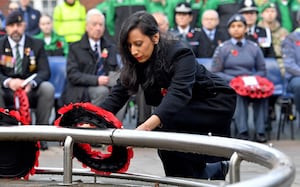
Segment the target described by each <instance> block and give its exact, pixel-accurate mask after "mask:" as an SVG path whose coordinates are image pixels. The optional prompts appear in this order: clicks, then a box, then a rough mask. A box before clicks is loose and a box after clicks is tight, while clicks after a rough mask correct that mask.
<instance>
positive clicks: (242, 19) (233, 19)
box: [227, 14, 247, 28]
mask: <svg viewBox="0 0 300 187" xmlns="http://www.w3.org/2000/svg"><path fill="white" fill-rule="evenodd" d="M236 21H240V22H242V23H243V24H244V25H245V26H247V22H246V19H245V17H244V16H243V15H241V14H234V15H233V16H231V17H230V18H229V20H228V22H227V28H229V27H230V25H231V23H233V22H236Z"/></svg>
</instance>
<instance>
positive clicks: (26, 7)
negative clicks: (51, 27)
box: [19, 0, 41, 36]
mask: <svg viewBox="0 0 300 187" xmlns="http://www.w3.org/2000/svg"><path fill="white" fill-rule="evenodd" d="M19 10H20V11H21V12H22V14H23V17H24V21H25V23H26V30H25V32H26V34H29V35H31V36H32V35H35V34H37V33H39V32H40V28H39V20H40V17H41V13H40V11H39V10H37V9H34V8H32V6H31V4H30V0H20V8H19Z"/></svg>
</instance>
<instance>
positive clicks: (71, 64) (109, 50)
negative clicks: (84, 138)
mask: <svg viewBox="0 0 300 187" xmlns="http://www.w3.org/2000/svg"><path fill="white" fill-rule="evenodd" d="M104 29H105V17H104V15H103V14H102V13H101V12H100V11H99V10H98V9H91V10H89V11H88V13H87V16H86V33H85V34H84V35H83V36H82V38H81V40H79V41H77V42H75V43H72V44H71V45H70V52H69V55H68V58H67V85H66V87H65V90H64V92H63V94H62V97H61V98H62V101H63V104H69V103H76V102H91V103H92V104H94V105H99V104H100V102H101V101H102V100H103V99H104V98H105V97H106V96H107V95H108V94H109V92H110V87H111V86H112V85H114V84H115V83H116V79H117V78H118V76H117V75H118V74H117V73H115V74H111V73H113V72H117V71H118V69H119V66H118V62H117V56H116V55H117V54H116V52H117V50H116V47H115V45H114V43H113V42H111V41H109V40H107V39H106V38H104V37H103V34H104ZM110 74H111V75H112V76H110ZM113 75H116V76H117V77H113Z"/></svg>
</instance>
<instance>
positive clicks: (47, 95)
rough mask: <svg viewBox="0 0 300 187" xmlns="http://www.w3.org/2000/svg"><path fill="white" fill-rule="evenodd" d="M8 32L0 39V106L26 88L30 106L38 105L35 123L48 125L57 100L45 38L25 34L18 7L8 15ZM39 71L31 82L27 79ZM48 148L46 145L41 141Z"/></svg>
mask: <svg viewBox="0 0 300 187" xmlns="http://www.w3.org/2000/svg"><path fill="white" fill-rule="evenodd" d="M6 32H7V35H6V36H4V37H2V38H1V39H0V55H1V63H0V82H1V87H0V107H3V108H7V107H9V106H11V105H13V95H14V92H15V91H16V90H18V89H24V90H25V92H26V93H27V95H28V98H29V102H30V106H33V105H36V107H35V108H36V112H35V114H36V123H37V124H38V125H48V124H49V117H50V114H51V110H52V107H53V103H54V87H53V85H52V84H51V83H50V82H47V80H48V79H49V78H50V68H49V64H48V59H47V56H46V53H45V50H44V44H43V42H42V41H40V40H37V39H33V38H31V37H30V36H28V35H26V34H24V32H25V22H24V19H23V15H22V13H21V12H19V11H14V12H12V13H10V14H9V15H8V16H7V19H6ZM35 73H36V77H35V78H34V79H33V80H31V81H30V82H29V83H28V84H26V85H22V84H24V80H25V79H26V78H28V77H30V76H31V75H33V74H35ZM42 148H43V149H46V148H47V145H43V144H42Z"/></svg>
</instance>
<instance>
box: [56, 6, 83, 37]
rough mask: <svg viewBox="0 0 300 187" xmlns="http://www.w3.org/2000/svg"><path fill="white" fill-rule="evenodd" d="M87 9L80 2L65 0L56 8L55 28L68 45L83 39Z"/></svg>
mask: <svg viewBox="0 0 300 187" xmlns="http://www.w3.org/2000/svg"><path fill="white" fill-rule="evenodd" d="M85 16H86V9H85V7H84V6H83V5H81V3H80V1H79V0H64V2H62V3H61V4H59V5H57V6H56V7H55V8H54V13H53V27H54V30H55V32H56V33H57V34H58V35H60V36H63V37H65V39H66V41H67V42H68V43H73V42H76V41H78V40H80V39H81V37H82V35H83V34H84V32H85Z"/></svg>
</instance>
